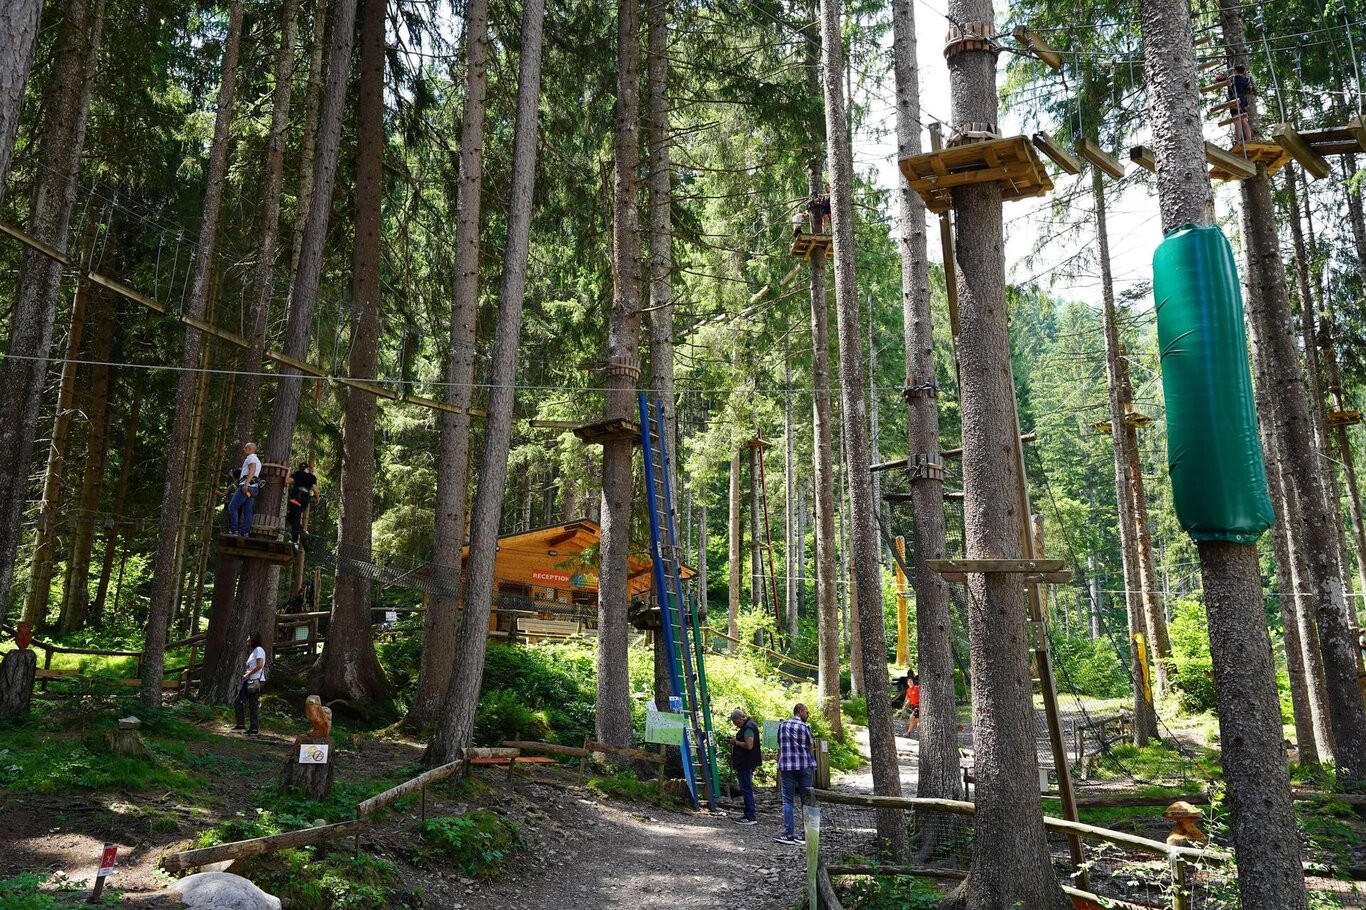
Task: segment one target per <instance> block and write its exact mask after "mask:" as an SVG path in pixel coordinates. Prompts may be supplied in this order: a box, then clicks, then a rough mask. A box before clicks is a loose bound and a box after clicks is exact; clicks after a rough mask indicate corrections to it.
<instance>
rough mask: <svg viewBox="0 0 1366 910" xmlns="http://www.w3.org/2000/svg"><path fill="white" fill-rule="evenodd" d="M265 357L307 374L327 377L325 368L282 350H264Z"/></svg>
mask: <svg viewBox="0 0 1366 910" xmlns="http://www.w3.org/2000/svg"><path fill="white" fill-rule="evenodd" d="M266 359H267V360H273V361H275V362H276V363H280V364H284V365H285V366H287V367H293V368H294V369H296V370H298V371H299V372H300V373H306V374H308V375H309V376H317V377H319V378H322V379H326V378H327V371H326V370H323V369H320V368H318V367H315V366H314V365H313V364H311V363H309V362H308V361H306V360H299V359H297V358H295V357H291V356H290V355H288V354H286V353H285V352H284V351H266Z"/></svg>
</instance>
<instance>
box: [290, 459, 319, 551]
mask: <svg viewBox="0 0 1366 910" xmlns="http://www.w3.org/2000/svg"><path fill="white" fill-rule="evenodd" d="M317 496H318V478H317V477H316V476H314V474H313V466H312V465H311V464H309V463H308V462H306V461H305V462H302V463H300V465H299V467H298V468H297V469H296V470H295V471H294V473H293V474H290V475H289V505H288V506H287V507H286V509H285V521H286V522H287V523H288V524H289V537H290V540H292V541H293V543H294V548H295V549H298V548H299V541H300V539H302V540H304V548H305V549H307V548H308V543H307V541H308V534H307V533H306V532H305V531H304V513H305V512H307V511H308V506H309V503H311V502H312V501H313V500H314V499H316V498H317Z"/></svg>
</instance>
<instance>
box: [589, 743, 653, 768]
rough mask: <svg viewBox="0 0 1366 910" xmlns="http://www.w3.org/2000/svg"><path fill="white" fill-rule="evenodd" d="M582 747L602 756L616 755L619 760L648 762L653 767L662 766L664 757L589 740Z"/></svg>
mask: <svg viewBox="0 0 1366 910" xmlns="http://www.w3.org/2000/svg"><path fill="white" fill-rule="evenodd" d="M583 747H584V748H585V749H587V750H588V751H589V752H590V753H591V752H601V753H603V754H604V755H616V756H618V757H620V758H629V759H631V760H632V761H643V762H649V763H650V764H654V765H662V764H664V756H663V755H662V754H661V753H659V752H646V751H644V750H643V749H627V748H624V747H622V746H613V745H609V744H607V743H600V742H596V741H594V740H591V739H590V740H589V741H588V742H586V743H584V744H583Z"/></svg>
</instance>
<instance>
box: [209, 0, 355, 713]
mask: <svg viewBox="0 0 1366 910" xmlns="http://www.w3.org/2000/svg"><path fill="white" fill-rule="evenodd" d="M355 19H356V0H337V2H336V4H335V5H334V7H333V10H332V29H331V32H332V40H331V46H330V47H329V49H328V64H327V84H326V87H325V89H324V92H323V100H322V108H321V113H320V115H319V125H318V144H317V155H316V157H315V159H314V172H315V179H314V186H313V192H312V194H311V195H310V197H309V206H308V220H307V223H306V224H305V225H304V232H303V239H302V242H301V245H300V249H301V253H300V255H299V267H298V271H297V273H296V274H295V276H294V284H293V286H292V288H291V290H290V298H289V322H288V325H287V326H286V328H285V344H284V353H285V354H286V355H288V356H290V357H293V358H295V359H297V360H304V359H306V358H307V356H308V339H309V329H310V327H311V325H312V322H313V310H314V306H315V304H316V302H317V296H318V284H319V279H320V278H321V276H322V256H323V244H324V241H325V240H326V239H327V225H328V221H329V220H330V218H331V213H332V189H333V186H334V184H335V181H336V177H337V155H338V151H339V149H340V144H341V123H342V116H343V114H344V113H345V106H346V88H347V83H348V82H349V77H350V70H351V49H352V45H353V43H354V41H355V34H354V32H355ZM315 27H316V26H315ZM302 392H303V376H302V374H301V373H300V372H299V371H298V370H297V369H295V368H293V367H289V366H282V367H281V368H280V371H279V376H278V379H277V380H276V391H275V401H274V403H273V405H272V406H271V411H270V431H269V433H268V434H267V436H266V444H265V448H264V450H263V452H264V455H265V457H264V458H263V459H262V460H263V461H264V460H270V461H275V462H278V463H281V464H289V461H290V447H291V444H292V440H293V436H294V424H295V421H296V420H297V419H298V416H299V400H300V398H301V396H302ZM283 493H284V488H283V485H282V484H278V485H277V484H267V485H266V486H265V487H264V488H263V490H262V495H261V497H260V502H258V503H257V505H256V508H257V511H258V512H261V513H265V514H276V513H278V512H279V509H280V502H281V496H282V494H283ZM279 576H280V570H279V567H278V566H276V565H272V564H270V563H267V562H265V561H264V560H260V559H248V560H245V561H244V565H243V567H242V574H241V579H240V581H239V584H238V592H237V598H236V600H235V601H234V603H233V608H232V610H231V615H230V616H229V617H228V620H227V627H226V630H225V637H224V641H226V642H239V641H243V640H245V639H246V637H247V635H248V634H250V633H251V632H253V631H259V632H260V633H261V635H262V638H263V640H264V641H263V643H264V644H265V645H266V653H267V654H270V653H271V645H272V644H273V643H274V637H275V623H274V622H273V621H271V620H272V618H273V616H274V613H275V586H276V584H277V582H278V580H279ZM206 664H207V655H206ZM238 675H239V674H238V672H237V665H236V664H235V662H233V661H230V660H222V661H218V665H217V666H216V667H215V668H214V671H213V674H212V677H210V676H209V674H208V673H207V672H206V674H205V678H204V688H203V692H202V693H201V694H204V695H205V696H206V697H208V698H211V699H213V700H215V701H219V702H227V701H229V700H231V699H232V697H233V696H234V695H235V692H236V685H235V684H236V681H237V678H238Z"/></svg>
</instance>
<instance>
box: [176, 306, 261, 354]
mask: <svg viewBox="0 0 1366 910" xmlns="http://www.w3.org/2000/svg"><path fill="white" fill-rule="evenodd" d="M180 321H181V322H183V323H185V324H186V325H188V326H189V327H190V328H192V329H198V330H199V331H201V332H203V333H204V334H206V335H212V336H213V337H215V338H217V339H218V340H220V341H226V342H227V343H228V344H230V345H232V346H233V347H237V348H241V349H242V350H244V351H245V350H247V349H248V348H250V347H251V345H250V344H248V343H247V339H245V338H243V337H242V336H241V335H238V334H237V333H236V332H229V331H228V330H227V329H220V328H219V327H218V326H216V325H214V324H213V323H211V322H206V321H205V320H203V319H197V318H195V317H194V316H189V315H185V316H181V317H180Z"/></svg>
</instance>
